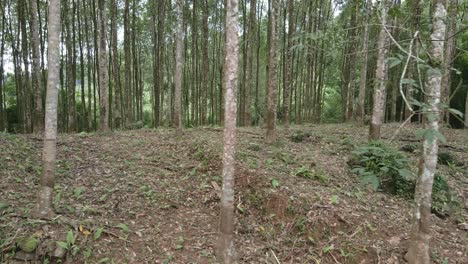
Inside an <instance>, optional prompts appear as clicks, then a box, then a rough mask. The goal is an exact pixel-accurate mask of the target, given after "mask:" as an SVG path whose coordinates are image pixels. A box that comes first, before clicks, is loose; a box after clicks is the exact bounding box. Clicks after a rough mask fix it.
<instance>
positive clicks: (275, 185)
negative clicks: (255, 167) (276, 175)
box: [271, 179, 280, 188]
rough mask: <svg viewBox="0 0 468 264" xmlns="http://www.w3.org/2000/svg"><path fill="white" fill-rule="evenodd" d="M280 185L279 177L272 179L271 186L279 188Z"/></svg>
mask: <svg viewBox="0 0 468 264" xmlns="http://www.w3.org/2000/svg"><path fill="white" fill-rule="evenodd" d="M279 186H280V182H279V181H278V179H272V180H271V187H273V188H278V187H279Z"/></svg>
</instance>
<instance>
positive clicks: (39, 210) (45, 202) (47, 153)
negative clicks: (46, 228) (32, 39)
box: [34, 0, 60, 218]
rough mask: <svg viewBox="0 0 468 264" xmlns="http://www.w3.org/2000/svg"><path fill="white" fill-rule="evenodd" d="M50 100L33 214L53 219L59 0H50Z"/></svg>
mask: <svg viewBox="0 0 468 264" xmlns="http://www.w3.org/2000/svg"><path fill="white" fill-rule="evenodd" d="M48 20H49V22H48V25H49V30H48V45H47V46H48V55H47V56H48V58H47V62H48V63H47V65H48V67H49V70H48V72H49V73H48V77H47V99H46V112H45V134H44V147H43V150H42V177H41V185H40V188H39V195H38V199H37V206H36V209H35V211H34V215H35V216H36V217H39V218H50V217H51V216H52V215H53V214H54V213H53V204H52V197H53V190H54V184H55V160H56V155H57V153H56V152H57V151H56V141H57V101H58V90H59V68H60V61H59V56H60V55H59V54H60V51H59V38H60V0H49V15H48Z"/></svg>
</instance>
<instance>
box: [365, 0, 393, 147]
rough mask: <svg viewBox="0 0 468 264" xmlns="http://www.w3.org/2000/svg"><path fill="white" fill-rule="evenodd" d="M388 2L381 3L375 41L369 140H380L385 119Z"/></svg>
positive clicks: (387, 0)
mask: <svg viewBox="0 0 468 264" xmlns="http://www.w3.org/2000/svg"><path fill="white" fill-rule="evenodd" d="M389 5H390V3H389V0H383V1H382V2H381V7H380V10H381V15H380V16H381V23H382V25H381V29H380V33H379V38H378V41H377V49H378V56H377V68H376V71H375V79H376V81H375V88H374V105H373V107H372V117H371V122H370V127H369V140H379V139H380V128H381V127H382V123H383V120H384V117H385V102H386V97H387V89H386V88H387V87H386V86H387V78H388V64H387V61H386V60H387V54H388V46H387V33H386V32H385V27H386V25H387V12H388V8H389Z"/></svg>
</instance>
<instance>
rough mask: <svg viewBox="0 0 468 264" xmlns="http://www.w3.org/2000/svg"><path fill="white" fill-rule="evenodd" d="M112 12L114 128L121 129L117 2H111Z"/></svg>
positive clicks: (113, 0)
mask: <svg viewBox="0 0 468 264" xmlns="http://www.w3.org/2000/svg"><path fill="white" fill-rule="evenodd" d="M110 12H111V36H112V39H111V47H112V57H113V58H112V72H113V80H114V94H115V96H114V99H113V103H114V108H113V117H114V127H115V128H117V129H119V128H120V127H121V125H122V114H121V113H122V110H121V106H120V102H121V99H120V65H119V51H118V49H117V12H118V9H117V3H116V0H111V1H110Z"/></svg>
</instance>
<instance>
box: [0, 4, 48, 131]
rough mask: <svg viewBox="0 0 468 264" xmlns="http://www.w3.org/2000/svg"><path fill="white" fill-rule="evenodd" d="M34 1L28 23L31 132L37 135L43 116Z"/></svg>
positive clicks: (41, 127) (42, 128)
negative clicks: (30, 57) (30, 67)
mask: <svg viewBox="0 0 468 264" xmlns="http://www.w3.org/2000/svg"><path fill="white" fill-rule="evenodd" d="M35 2H36V1H30V3H29V7H30V12H29V13H30V14H29V16H30V21H31V28H30V31H31V40H32V65H33V68H32V86H33V91H34V106H35V108H34V123H33V132H35V133H39V132H42V131H43V130H44V114H43V109H42V86H41V78H40V77H41V61H40V54H39V45H40V44H41V43H40V40H39V23H38V12H37V3H35ZM2 54H3V53H2Z"/></svg>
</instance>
